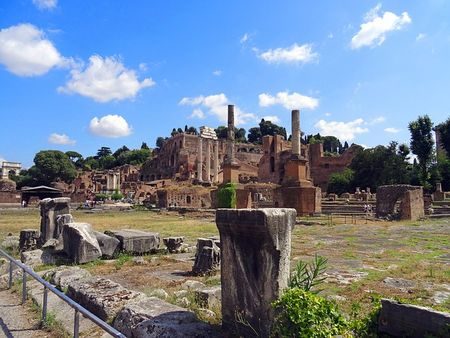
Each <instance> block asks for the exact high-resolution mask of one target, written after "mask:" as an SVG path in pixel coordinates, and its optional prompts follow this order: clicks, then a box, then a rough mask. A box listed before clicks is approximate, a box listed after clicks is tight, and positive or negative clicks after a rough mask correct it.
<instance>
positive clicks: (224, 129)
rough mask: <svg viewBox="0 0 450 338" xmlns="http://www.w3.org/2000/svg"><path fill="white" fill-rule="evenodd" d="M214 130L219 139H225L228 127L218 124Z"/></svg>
mask: <svg viewBox="0 0 450 338" xmlns="http://www.w3.org/2000/svg"><path fill="white" fill-rule="evenodd" d="M214 131H215V132H216V135H217V138H219V139H226V138H227V133H228V128H227V127H225V126H218V127H217V128H216V129H214Z"/></svg>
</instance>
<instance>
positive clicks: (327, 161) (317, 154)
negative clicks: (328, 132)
mask: <svg viewBox="0 0 450 338" xmlns="http://www.w3.org/2000/svg"><path fill="white" fill-rule="evenodd" d="M357 149H358V147H355V146H352V147H350V148H348V149H347V150H346V151H345V152H344V153H342V154H341V155H339V156H336V157H333V156H323V144H322V143H316V144H310V145H309V151H308V154H309V165H310V172H311V178H312V180H313V183H314V185H315V186H318V187H320V188H321V189H322V191H327V187H328V180H329V179H330V175H331V174H334V173H338V172H341V171H343V170H344V169H345V168H347V167H348V166H349V165H350V163H351V162H352V160H353V158H354V157H355V155H356V152H357Z"/></svg>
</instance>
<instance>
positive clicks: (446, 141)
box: [436, 118, 450, 157]
mask: <svg viewBox="0 0 450 338" xmlns="http://www.w3.org/2000/svg"><path fill="white" fill-rule="evenodd" d="M436 129H437V131H438V132H439V134H440V141H441V144H442V146H443V147H444V149H445V151H446V152H447V157H450V118H448V119H447V121H445V122H444V123H441V124H440V125H438V126H437V127H436Z"/></svg>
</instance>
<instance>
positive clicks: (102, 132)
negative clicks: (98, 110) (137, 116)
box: [89, 115, 132, 138]
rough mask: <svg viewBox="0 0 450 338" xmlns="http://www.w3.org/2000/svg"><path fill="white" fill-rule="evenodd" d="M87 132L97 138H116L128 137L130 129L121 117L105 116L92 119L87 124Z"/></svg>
mask: <svg viewBox="0 0 450 338" xmlns="http://www.w3.org/2000/svg"><path fill="white" fill-rule="evenodd" d="M89 130H90V131H91V133H92V134H94V135H97V136H104V137H112V138H117V137H123V136H128V135H130V134H131V131H132V128H131V126H129V125H128V122H127V121H126V120H125V119H124V118H123V117H122V116H120V115H106V116H103V117H101V118H98V117H94V118H93V119H92V120H91V122H90V123H89Z"/></svg>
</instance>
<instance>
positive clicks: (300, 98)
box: [258, 91, 319, 109]
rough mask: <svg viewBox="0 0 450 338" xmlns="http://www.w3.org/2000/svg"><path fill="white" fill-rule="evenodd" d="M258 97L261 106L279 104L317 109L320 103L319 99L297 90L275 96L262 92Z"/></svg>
mask: <svg viewBox="0 0 450 338" xmlns="http://www.w3.org/2000/svg"><path fill="white" fill-rule="evenodd" d="M258 98H259V105H260V107H269V106H273V105H276V104H279V105H282V106H283V107H284V108H286V109H315V108H316V107H317V106H318V105H319V100H318V99H315V98H313V97H309V96H305V95H302V94H300V93H296V92H293V93H292V94H289V92H288V91H285V92H279V93H277V94H276V95H275V96H272V95H270V94H266V93H262V94H259V95H258Z"/></svg>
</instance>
